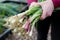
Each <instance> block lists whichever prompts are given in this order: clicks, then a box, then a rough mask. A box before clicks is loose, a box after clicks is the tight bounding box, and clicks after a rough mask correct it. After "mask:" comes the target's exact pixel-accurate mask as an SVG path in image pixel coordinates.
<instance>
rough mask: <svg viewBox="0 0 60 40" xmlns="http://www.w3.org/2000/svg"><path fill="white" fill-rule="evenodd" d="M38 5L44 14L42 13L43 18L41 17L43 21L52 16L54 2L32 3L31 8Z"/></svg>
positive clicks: (48, 0) (50, 0)
mask: <svg viewBox="0 0 60 40" xmlns="http://www.w3.org/2000/svg"><path fill="white" fill-rule="evenodd" d="M36 5H39V6H41V7H42V10H43V12H42V16H41V17H40V19H41V20H44V19H45V18H46V17H48V16H51V15H52V12H53V10H54V5H53V2H52V0H46V1H44V2H40V3H38V2H33V3H31V5H30V7H33V6H36Z"/></svg>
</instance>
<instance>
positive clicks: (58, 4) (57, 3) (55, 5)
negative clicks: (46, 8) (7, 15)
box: [52, 0, 60, 8]
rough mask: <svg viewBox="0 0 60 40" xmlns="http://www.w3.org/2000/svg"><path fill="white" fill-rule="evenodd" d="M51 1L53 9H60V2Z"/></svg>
mask: <svg viewBox="0 0 60 40" xmlns="http://www.w3.org/2000/svg"><path fill="white" fill-rule="evenodd" d="M52 1H53V4H54V7H55V8H57V7H60V0H52Z"/></svg>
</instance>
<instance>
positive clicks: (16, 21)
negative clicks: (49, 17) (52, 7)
mask: <svg viewBox="0 0 60 40" xmlns="http://www.w3.org/2000/svg"><path fill="white" fill-rule="evenodd" d="M41 14H42V9H41V7H40V6H34V7H31V8H29V9H28V10H26V11H25V12H22V13H20V14H17V15H15V16H11V17H8V18H7V19H5V21H6V24H5V25H4V26H6V27H8V28H10V29H12V30H13V32H14V34H15V33H18V35H21V36H23V37H24V36H25V37H26V38H27V37H30V36H32V32H33V28H34V27H35V23H36V22H37V21H39V19H40V16H41Z"/></svg>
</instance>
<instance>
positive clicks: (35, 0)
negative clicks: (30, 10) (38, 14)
mask: <svg viewBox="0 0 60 40" xmlns="http://www.w3.org/2000/svg"><path fill="white" fill-rule="evenodd" d="M27 2H28V5H30V4H31V3H32V2H37V0H27Z"/></svg>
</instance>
